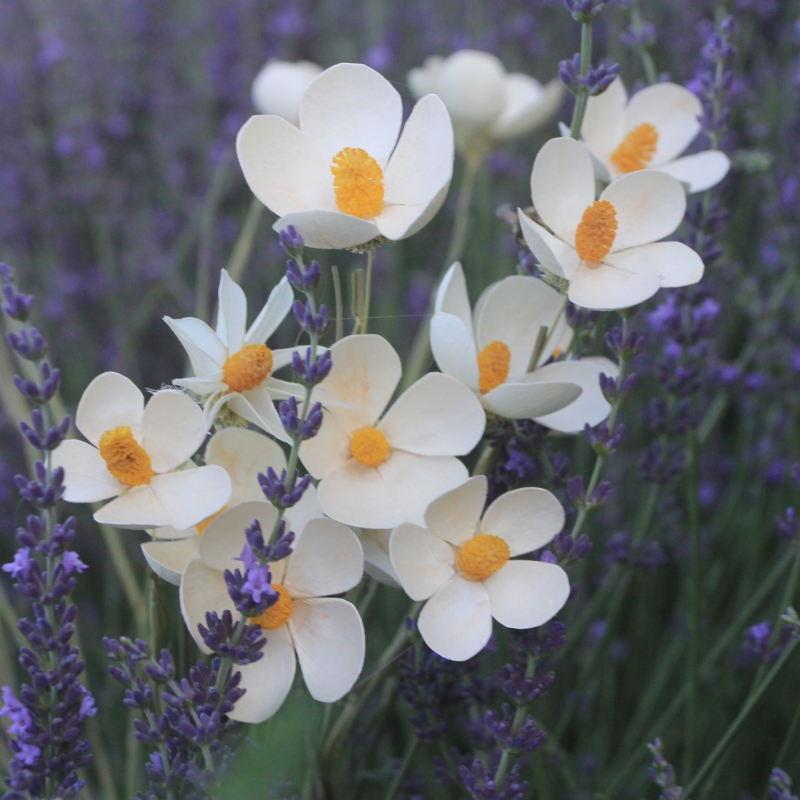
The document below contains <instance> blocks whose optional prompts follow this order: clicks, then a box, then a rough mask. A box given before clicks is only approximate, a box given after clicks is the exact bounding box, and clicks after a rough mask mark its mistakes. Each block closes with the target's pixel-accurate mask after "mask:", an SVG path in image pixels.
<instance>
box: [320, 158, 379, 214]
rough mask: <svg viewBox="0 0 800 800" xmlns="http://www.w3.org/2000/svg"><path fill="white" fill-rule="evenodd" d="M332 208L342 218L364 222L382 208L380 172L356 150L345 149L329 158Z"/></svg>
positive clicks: (368, 159) (372, 159)
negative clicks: (354, 218)
mask: <svg viewBox="0 0 800 800" xmlns="http://www.w3.org/2000/svg"><path fill="white" fill-rule="evenodd" d="M331 172H332V173H333V189H334V191H335V192H336V205H337V206H338V207H339V210H340V211H342V212H344V213H345V214H352V215H353V216H354V217H360V218H361V219H367V217H374V216H375V215H376V214H379V213H380V212H381V209H382V208H383V170H382V169H381V167H380V164H378V162H377V161H376V160H375V159H374V158H373V157H372V156H371V155H370V154H369V153H368V152H367V151H366V150H362V149H361V148H360V147H345V148H344V150H340V151H339V152H338V153H337V154H336V155H335V156H334V157H333V166H332V167H331Z"/></svg>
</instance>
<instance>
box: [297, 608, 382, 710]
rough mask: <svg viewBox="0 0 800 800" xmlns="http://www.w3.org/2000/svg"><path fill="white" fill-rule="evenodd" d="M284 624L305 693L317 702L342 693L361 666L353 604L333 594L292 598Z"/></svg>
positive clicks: (360, 634)
mask: <svg viewBox="0 0 800 800" xmlns="http://www.w3.org/2000/svg"><path fill="white" fill-rule="evenodd" d="M288 626H289V631H290V632H291V634H292V641H293V642H294V647H295V651H296V652H297V660H298V661H299V662H300V669H301V670H302V672H303V680H305V682H306V688H307V689H308V692H309V694H310V695H311V696H312V697H313V698H314V699H315V700H319V701H320V702H321V703H335V702H336V701H337V700H339V699H341V698H342V697H344V696H345V695H346V694H347V693H348V692H349V691H350V689H352V688H353V684H355V682H356V680H357V679H358V676H359V675H360V674H361V668H362V667H363V666H364V653H365V648H366V643H365V638H364V623H363V622H362V621H361V617H360V616H359V614H358V611H357V610H356V607H355V606H354V605H353V604H352V603H348V602H347V601H346V600H340V599H339V598H334V597H321V598H314V599H307V600H295V602H294V610H293V611H292V616H291V617H290V618H289V623H288Z"/></svg>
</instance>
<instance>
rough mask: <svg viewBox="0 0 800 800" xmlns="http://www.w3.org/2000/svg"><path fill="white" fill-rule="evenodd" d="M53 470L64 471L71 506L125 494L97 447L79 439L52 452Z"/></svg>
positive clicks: (65, 497)
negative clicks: (61, 469)
mask: <svg viewBox="0 0 800 800" xmlns="http://www.w3.org/2000/svg"><path fill="white" fill-rule="evenodd" d="M52 460H53V464H52V466H53V469H56V468H58V467H63V469H64V473H65V477H64V483H65V484H66V491H65V492H64V499H65V500H66V501H67V502H68V503H97V502H98V501H99V500H107V499H108V498H109V497H116V496H117V495H118V494H119V493H120V492H123V491H124V490H125V486H124V485H123V484H121V483H120V482H119V481H118V480H117V479H116V478H115V477H114V476H113V475H112V474H111V473H110V472H109V471H108V468H107V467H106V462H105V461H104V460H103V457H102V456H101V455H100V452H99V451H98V449H97V448H96V447H92V445H90V444H87V443H86V442H81V441H78V440H77V439H67V440H66V441H64V442H61V444H60V445H59V446H58V447H57V448H56V449H55V450H54V451H53V456H52Z"/></svg>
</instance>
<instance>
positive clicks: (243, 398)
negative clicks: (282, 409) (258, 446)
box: [228, 385, 290, 442]
mask: <svg viewBox="0 0 800 800" xmlns="http://www.w3.org/2000/svg"><path fill="white" fill-rule="evenodd" d="M228 405H229V406H230V407H231V410H232V411H233V412H234V413H236V414H238V415H239V416H240V417H241V418H242V419H246V420H247V421H248V422H252V423H253V425H258V427H259V428H261V429H262V430H265V431H266V432H267V433H270V434H272V435H273V436H274V437H275V438H276V439H279V440H280V441H282V442H288V441H290V439H289V436H288V434H287V433H286V431H285V430H284V428H283V424H282V423H281V418H280V417H279V416H278V411H277V409H276V408H275V404H274V403H273V401H272V397H270V394H269V392H268V391H267V390H266V389H265V388H264V386H263V385H262V386H256V388H255V389H250V391H248V392H243V393H242V394H233V395H231V397H230V399H229V400H228Z"/></svg>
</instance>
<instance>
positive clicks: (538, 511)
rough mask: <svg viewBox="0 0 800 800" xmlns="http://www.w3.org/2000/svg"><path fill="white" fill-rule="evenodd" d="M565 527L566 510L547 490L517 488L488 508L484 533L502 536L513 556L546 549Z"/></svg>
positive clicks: (482, 528) (482, 527) (482, 525)
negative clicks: (541, 548) (542, 548)
mask: <svg viewBox="0 0 800 800" xmlns="http://www.w3.org/2000/svg"><path fill="white" fill-rule="evenodd" d="M563 527H564V508H563V506H562V505H561V503H559V502H558V499H557V498H556V496H555V495H554V494H552V493H551V492H548V491H547V489H536V488H524V489H514V490H513V491H511V492H506V493H505V494H502V495H500V497H498V498H497V500H495V501H494V502H493V503H492V504H491V505H490V506H489V508H487V509H486V513H485V514H484V515H483V521H482V522H481V533H488V534H491V535H492V536H499V537H500V538H501V539H504V540H505V542H506V543H507V544H508V546H509V549H510V550H511V556H512V557H513V556H519V555H522V554H523V553H530V552H531V551H532V550H538V549H539V548H540V547H544V546H545V545H546V544H547V543H548V542H549V541H550V540H551V539H552V538H553V537H554V536H555V535H556V534H557V533H559V531H561V529H562V528H563Z"/></svg>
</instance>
